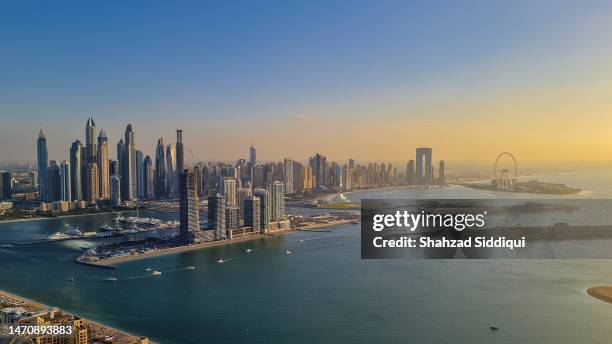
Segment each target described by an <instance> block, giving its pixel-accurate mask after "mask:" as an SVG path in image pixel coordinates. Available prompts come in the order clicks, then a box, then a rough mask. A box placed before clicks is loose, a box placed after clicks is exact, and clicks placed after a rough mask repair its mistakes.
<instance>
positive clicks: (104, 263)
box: [76, 231, 293, 268]
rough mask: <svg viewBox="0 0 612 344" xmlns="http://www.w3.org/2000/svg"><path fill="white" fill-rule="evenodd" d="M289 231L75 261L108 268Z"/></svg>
mask: <svg viewBox="0 0 612 344" xmlns="http://www.w3.org/2000/svg"><path fill="white" fill-rule="evenodd" d="M291 232H293V231H284V232H279V233H273V234H258V235H254V236H248V237H242V238H236V239H231V240H221V241H212V242H203V243H198V244H192V245H189V246H177V247H170V248H165V249H161V250H155V251H150V252H146V253H141V254H134V255H129V256H120V257H112V258H108V259H102V260H99V261H94V262H82V261H76V262H77V263H79V264H85V265H91V266H95V267H103V268H109V267H112V266H113V265H117V264H121V263H126V262H130V261H134V260H140V259H147V258H153V257H160V256H165V255H170V254H176V253H182V252H188V251H195V250H200V249H204V248H210V247H216V246H223V245H233V244H238V243H242V242H246V241H253V240H259V239H264V238H266V237H269V236H278V235H284V234H288V233H291Z"/></svg>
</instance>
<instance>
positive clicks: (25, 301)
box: [0, 289, 154, 343]
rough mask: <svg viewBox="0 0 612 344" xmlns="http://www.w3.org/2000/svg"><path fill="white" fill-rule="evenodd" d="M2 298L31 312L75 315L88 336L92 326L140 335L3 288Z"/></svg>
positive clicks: (129, 334) (0, 291) (118, 332)
mask: <svg viewBox="0 0 612 344" xmlns="http://www.w3.org/2000/svg"><path fill="white" fill-rule="evenodd" d="M2 298H4V299H8V300H10V301H12V302H15V303H19V304H22V307H23V308H26V309H30V310H31V311H33V312H42V311H46V310H50V309H59V310H60V311H61V312H62V313H65V314H69V315H71V316H75V317H79V318H81V319H83V320H84V321H85V322H86V323H87V324H86V327H87V332H88V334H87V335H88V337H89V338H91V334H90V331H91V329H92V328H95V329H97V330H99V331H104V332H107V333H109V334H111V335H114V336H117V335H120V336H121V337H123V338H124V339H131V340H132V341H135V340H136V339H137V338H139V337H141V336H137V335H134V334H132V333H128V332H126V331H124V330H120V329H117V328H115V327H111V326H108V325H104V324H102V323H100V322H98V321H94V320H91V319H89V318H85V317H83V316H80V315H77V314H74V313H72V312H69V311H66V310H64V309H62V308H59V307H55V306H51V305H47V304H44V303H40V302H38V301H35V300H32V299H29V298H26V297H23V296H19V295H17V294H14V293H11V292H9V291H6V290H4V289H0V299H2ZM149 343H154V342H152V341H151V340H149Z"/></svg>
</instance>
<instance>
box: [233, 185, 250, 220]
mask: <svg viewBox="0 0 612 344" xmlns="http://www.w3.org/2000/svg"><path fill="white" fill-rule="evenodd" d="M251 194H252V193H251V189H250V188H238V190H237V192H236V203H238V215H239V217H240V219H241V220H243V219H244V200H245V199H246V198H247V197H248V196H251Z"/></svg>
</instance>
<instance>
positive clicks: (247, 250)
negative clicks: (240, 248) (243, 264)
mask: <svg viewBox="0 0 612 344" xmlns="http://www.w3.org/2000/svg"><path fill="white" fill-rule="evenodd" d="M244 252H246V253H251V252H253V250H251V249H250V248H247V249H246V250H244Z"/></svg>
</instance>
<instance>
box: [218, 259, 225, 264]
mask: <svg viewBox="0 0 612 344" xmlns="http://www.w3.org/2000/svg"><path fill="white" fill-rule="evenodd" d="M223 262H225V260H223V259H219V260H217V263H219V264H221V263H223Z"/></svg>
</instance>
